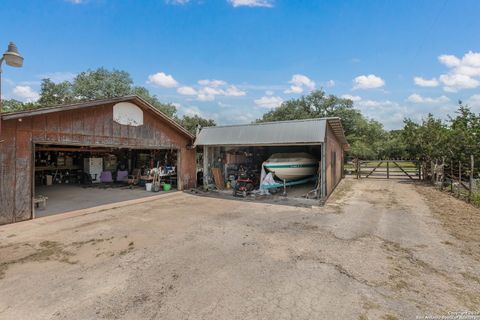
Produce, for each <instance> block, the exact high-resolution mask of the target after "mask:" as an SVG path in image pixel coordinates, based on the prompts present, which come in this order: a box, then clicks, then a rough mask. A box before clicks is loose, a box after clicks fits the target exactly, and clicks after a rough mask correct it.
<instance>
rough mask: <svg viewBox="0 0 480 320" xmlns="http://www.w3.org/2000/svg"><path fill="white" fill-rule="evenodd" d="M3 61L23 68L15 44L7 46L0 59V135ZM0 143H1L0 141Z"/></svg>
mask: <svg viewBox="0 0 480 320" xmlns="http://www.w3.org/2000/svg"><path fill="white" fill-rule="evenodd" d="M3 61H5V62H6V63H7V65H9V66H11V67H16V68H20V67H21V66H23V57H22V56H21V55H20V53H18V49H17V46H16V45H15V43H13V42H10V43H9V44H8V49H7V51H6V52H5V53H4V54H3V56H2V57H1V58H0V134H1V133H2V106H3V102H2V63H3ZM0 142H1V141H0Z"/></svg>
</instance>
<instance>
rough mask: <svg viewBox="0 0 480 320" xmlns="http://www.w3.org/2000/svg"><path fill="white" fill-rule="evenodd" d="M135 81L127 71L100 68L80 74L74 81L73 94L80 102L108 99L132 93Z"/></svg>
mask: <svg viewBox="0 0 480 320" xmlns="http://www.w3.org/2000/svg"><path fill="white" fill-rule="evenodd" d="M132 86H133V81H132V78H131V77H130V74H129V73H128V72H126V71H120V70H115V69H114V70H112V71H109V70H107V69H105V68H98V69H96V70H87V71H84V72H81V73H79V74H78V75H77V76H76V77H75V79H74V80H73V94H74V96H75V97H76V99H78V100H80V101H88V100H98V99H108V98H115V97H121V96H126V95H129V94H131V93H132Z"/></svg>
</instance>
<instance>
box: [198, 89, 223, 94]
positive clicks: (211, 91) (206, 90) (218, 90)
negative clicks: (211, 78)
mask: <svg viewBox="0 0 480 320" xmlns="http://www.w3.org/2000/svg"><path fill="white" fill-rule="evenodd" d="M200 93H203V94H206V95H211V96H216V95H220V94H222V90H220V89H216V88H212V87H203V88H202V89H200Z"/></svg>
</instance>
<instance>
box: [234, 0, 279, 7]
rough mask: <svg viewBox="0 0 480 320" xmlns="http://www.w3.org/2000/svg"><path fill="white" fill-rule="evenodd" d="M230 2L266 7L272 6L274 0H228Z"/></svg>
mask: <svg viewBox="0 0 480 320" xmlns="http://www.w3.org/2000/svg"><path fill="white" fill-rule="evenodd" d="M228 2H229V3H230V4H231V5H232V6H234V7H235V8H236V7H264V8H272V7H273V1H272V0H228Z"/></svg>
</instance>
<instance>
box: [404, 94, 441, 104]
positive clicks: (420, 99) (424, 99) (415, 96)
mask: <svg viewBox="0 0 480 320" xmlns="http://www.w3.org/2000/svg"><path fill="white" fill-rule="evenodd" d="M407 100H408V101H410V102H413V103H422V104H442V103H447V102H449V101H450V99H449V98H448V97H446V96H440V97H437V98H431V97H422V96H421V95H419V94H417V93H414V94H411V95H410V96H409V97H408V98H407Z"/></svg>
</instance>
